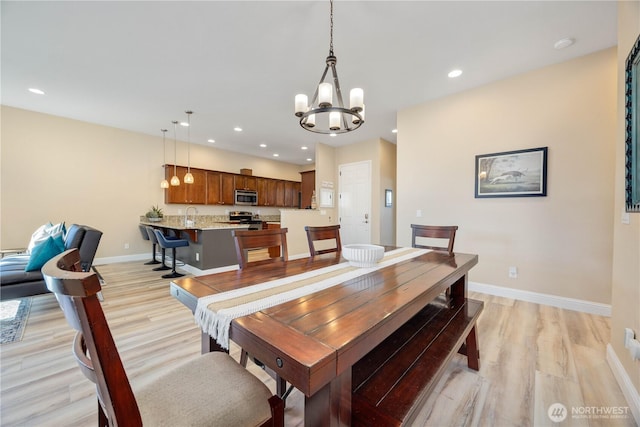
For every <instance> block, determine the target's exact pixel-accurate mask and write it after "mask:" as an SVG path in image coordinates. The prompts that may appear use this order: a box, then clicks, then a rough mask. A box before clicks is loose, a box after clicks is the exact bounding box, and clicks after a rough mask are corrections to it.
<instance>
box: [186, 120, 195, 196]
mask: <svg viewBox="0 0 640 427" xmlns="http://www.w3.org/2000/svg"><path fill="white" fill-rule="evenodd" d="M185 113H187V173H186V174H185V175H184V183H185V184H193V175H191V114H193V111H185Z"/></svg>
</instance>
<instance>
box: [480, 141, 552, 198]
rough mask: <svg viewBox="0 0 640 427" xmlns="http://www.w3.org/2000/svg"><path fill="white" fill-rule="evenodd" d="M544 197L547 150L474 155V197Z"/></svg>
mask: <svg viewBox="0 0 640 427" xmlns="http://www.w3.org/2000/svg"><path fill="white" fill-rule="evenodd" d="M546 195H547V147H540V148H530V149H527V150H517V151H505V152H503V153H493V154H481V155H478V156H476V198H482V197H537V196H538V197H539V196H546Z"/></svg>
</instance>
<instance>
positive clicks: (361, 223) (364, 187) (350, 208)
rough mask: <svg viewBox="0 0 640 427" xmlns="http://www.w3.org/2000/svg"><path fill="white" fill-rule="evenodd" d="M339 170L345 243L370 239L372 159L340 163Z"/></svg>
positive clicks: (340, 209) (369, 240)
mask: <svg viewBox="0 0 640 427" xmlns="http://www.w3.org/2000/svg"><path fill="white" fill-rule="evenodd" d="M339 172H340V177H339V182H338V185H339V191H340V196H339V201H338V203H339V204H338V208H339V211H338V215H339V218H340V238H341V239H342V244H343V245H348V244H351V243H371V161H365V162H358V163H348V164H345V165H340V167H339Z"/></svg>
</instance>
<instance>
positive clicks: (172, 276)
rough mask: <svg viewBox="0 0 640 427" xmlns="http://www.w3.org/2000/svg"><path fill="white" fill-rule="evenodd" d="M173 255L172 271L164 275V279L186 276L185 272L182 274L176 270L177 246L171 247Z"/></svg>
mask: <svg viewBox="0 0 640 427" xmlns="http://www.w3.org/2000/svg"><path fill="white" fill-rule="evenodd" d="M171 256H172V258H173V259H172V260H171V267H172V268H171V273H169V274H164V275H163V276H162V278H163V279H173V278H175V277H182V276H184V274H180V273H178V272H177V271H176V248H171Z"/></svg>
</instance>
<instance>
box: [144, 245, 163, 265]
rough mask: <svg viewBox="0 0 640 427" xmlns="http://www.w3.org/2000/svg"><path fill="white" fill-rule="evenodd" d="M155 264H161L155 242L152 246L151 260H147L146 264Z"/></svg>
mask: <svg viewBox="0 0 640 427" xmlns="http://www.w3.org/2000/svg"><path fill="white" fill-rule="evenodd" d="M153 264H160V261H158V260H157V259H156V244H155V243H154V244H153V245H152V246H151V261H147V262H145V263H144V265H153Z"/></svg>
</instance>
